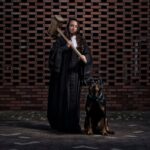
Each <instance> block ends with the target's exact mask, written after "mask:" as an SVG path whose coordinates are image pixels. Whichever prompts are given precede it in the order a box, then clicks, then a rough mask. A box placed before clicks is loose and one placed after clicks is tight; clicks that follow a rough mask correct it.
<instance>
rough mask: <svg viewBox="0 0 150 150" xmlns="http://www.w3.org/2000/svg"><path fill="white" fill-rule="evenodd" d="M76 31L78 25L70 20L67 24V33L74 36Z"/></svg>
mask: <svg viewBox="0 0 150 150" xmlns="http://www.w3.org/2000/svg"><path fill="white" fill-rule="evenodd" d="M77 30H78V23H77V21H75V20H72V21H71V22H70V24H69V32H70V33H71V34H75V33H76V32H77Z"/></svg>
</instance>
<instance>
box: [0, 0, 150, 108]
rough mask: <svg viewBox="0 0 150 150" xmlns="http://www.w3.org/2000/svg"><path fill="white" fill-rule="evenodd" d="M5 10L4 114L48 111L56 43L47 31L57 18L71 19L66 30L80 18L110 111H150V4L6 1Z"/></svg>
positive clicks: (0, 48) (0, 92)
mask: <svg viewBox="0 0 150 150" xmlns="http://www.w3.org/2000/svg"><path fill="white" fill-rule="evenodd" d="M0 9H1V12H0V34H1V36H0V110H6V109H12V110H13V109H18V110H20V109H21V110H26V109H34V110H46V107H47V94H48V82H49V70H48V55H49V49H50V47H51V46H52V43H53V42H54V40H53V39H52V38H50V37H48V36H47V34H46V32H47V29H48V26H49V24H50V20H51V18H52V17H53V16H54V15H55V14H61V15H62V17H63V18H65V19H66V22H65V23H64V24H63V27H62V30H63V29H64V28H65V24H66V23H67V18H69V17H75V18H78V20H79V22H80V28H81V32H82V33H83V34H84V36H85V38H86V41H87V43H88V46H89V48H90V49H91V52H92V56H93V60H94V61H93V70H92V71H93V76H94V77H101V78H102V79H103V80H104V81H105V92H106V95H107V99H108V104H107V106H108V108H109V109H113V110H122V109H123V110H128V109H137V110H148V109H149V108H150V101H149V98H150V93H149V90H150V57H149V56H150V19H149V18H150V1H149V0H132V1H131V0H125V1H124V0H85V1H82V2H81V1H79V0H69V1H68V0H52V1H50V0H36V1H33V0H23V1H21V0H14V1H11V0H2V1H0ZM87 91H88V90H87V87H85V88H83V89H82V93H81V107H83V106H84V102H85V99H86V94H87Z"/></svg>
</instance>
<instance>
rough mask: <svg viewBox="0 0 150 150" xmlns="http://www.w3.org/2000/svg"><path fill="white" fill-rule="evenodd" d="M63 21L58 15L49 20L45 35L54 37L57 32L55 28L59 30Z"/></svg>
mask: <svg viewBox="0 0 150 150" xmlns="http://www.w3.org/2000/svg"><path fill="white" fill-rule="evenodd" d="M63 22H64V19H63V18H62V17H61V16H60V15H55V16H54V18H52V20H51V24H50V25H49V27H48V31H47V34H48V35H49V36H52V37H56V36H57V34H58V32H57V28H60V27H61V25H62V23H63Z"/></svg>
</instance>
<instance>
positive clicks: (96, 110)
mask: <svg viewBox="0 0 150 150" xmlns="http://www.w3.org/2000/svg"><path fill="white" fill-rule="evenodd" d="M85 111H86V117H85V122H84V131H85V134H102V135H108V134H114V132H113V131H111V130H110V129H109V127H108V120H107V117H106V98H105V96H104V94H103V81H102V80H96V81H94V80H91V81H90V83H89V93H88V95H87V100H86V105H85Z"/></svg>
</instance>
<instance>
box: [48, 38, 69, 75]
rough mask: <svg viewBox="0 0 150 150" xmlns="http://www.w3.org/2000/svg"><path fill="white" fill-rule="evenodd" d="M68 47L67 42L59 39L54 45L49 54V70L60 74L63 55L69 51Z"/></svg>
mask: <svg viewBox="0 0 150 150" xmlns="http://www.w3.org/2000/svg"><path fill="white" fill-rule="evenodd" d="M67 50H68V47H67V46H66V43H65V41H64V40H63V39H62V38H61V37H59V38H58V39H57V40H56V42H55V43H54V44H53V46H52V48H51V49H50V52H49V70H50V73H51V72H56V73H59V72H60V67H61V62H62V53H63V52H64V51H67Z"/></svg>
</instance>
